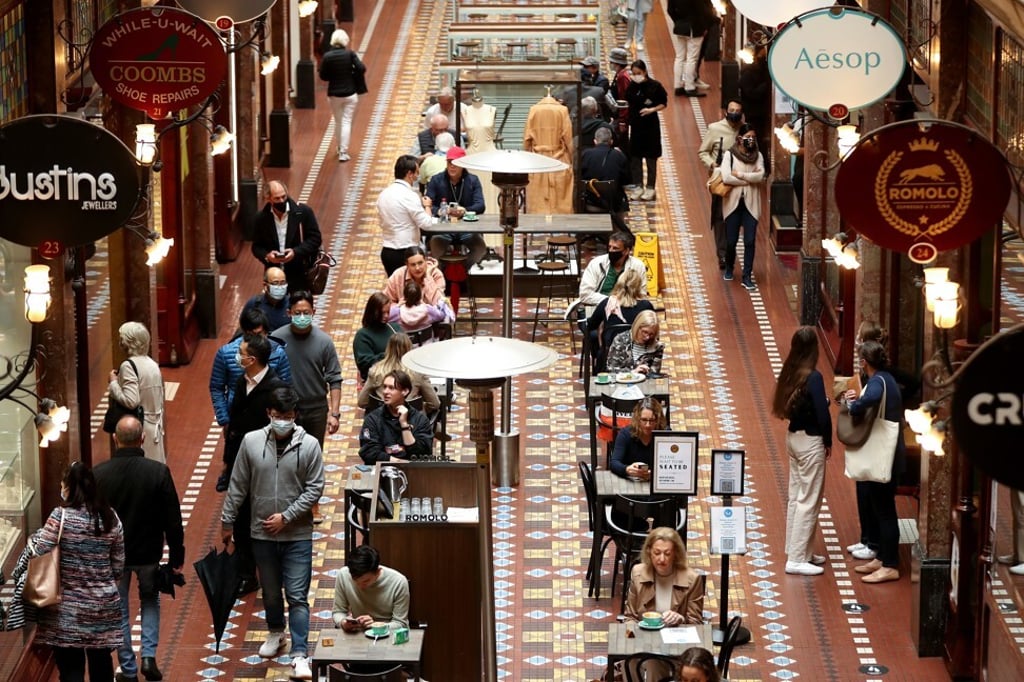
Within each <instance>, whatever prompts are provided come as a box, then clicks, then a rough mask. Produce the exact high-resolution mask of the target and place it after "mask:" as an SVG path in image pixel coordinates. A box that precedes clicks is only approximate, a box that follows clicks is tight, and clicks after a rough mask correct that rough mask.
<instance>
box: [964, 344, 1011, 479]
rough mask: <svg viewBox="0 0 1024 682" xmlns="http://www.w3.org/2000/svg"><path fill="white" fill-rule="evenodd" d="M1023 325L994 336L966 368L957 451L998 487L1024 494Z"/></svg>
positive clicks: (976, 352) (975, 353)
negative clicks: (989, 477)
mask: <svg viewBox="0 0 1024 682" xmlns="http://www.w3.org/2000/svg"><path fill="white" fill-rule="evenodd" d="M1021 358H1024V325H1018V326H1016V327H1013V328H1011V329H1008V330H1007V331H1005V332H1003V333H1001V334H999V335H998V336H995V337H993V338H992V339H991V340H989V341H988V342H987V343H985V344H984V345H983V346H982V347H981V348H979V349H978V350H976V351H975V352H974V354H973V355H972V356H971V357H970V359H969V360H968V361H967V365H966V366H965V367H964V368H963V373H962V374H961V376H960V380H959V381H957V384H956V391H955V392H954V393H953V406H952V413H953V434H954V436H955V438H956V442H957V446H958V447H959V448H960V450H961V451H963V453H964V454H965V455H967V457H969V458H970V459H971V461H972V462H974V463H975V464H977V465H978V468H979V469H981V470H982V471H984V472H985V473H987V474H988V475H990V476H991V477H992V478H994V479H996V480H997V481H999V482H1000V483H1003V484H1005V485H1008V486H1010V487H1011V488H1016V489H1017V490H1024V466H1022V464H1024V459H1022V456H1021V448H1020V444H1021V443H1022V442H1024V363H1022V362H1021Z"/></svg>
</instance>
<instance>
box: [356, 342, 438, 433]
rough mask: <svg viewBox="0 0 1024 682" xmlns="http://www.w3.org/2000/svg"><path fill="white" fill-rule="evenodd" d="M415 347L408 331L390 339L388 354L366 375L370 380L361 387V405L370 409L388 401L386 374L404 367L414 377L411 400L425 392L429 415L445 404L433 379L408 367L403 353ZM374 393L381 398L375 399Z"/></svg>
mask: <svg viewBox="0 0 1024 682" xmlns="http://www.w3.org/2000/svg"><path fill="white" fill-rule="evenodd" d="M411 350H412V341H410V340H409V335H408V334H405V333H403V332H397V333H396V334H395V335H394V336H392V337H391V338H390V339H388V345H387V348H386V349H385V350H384V357H383V358H382V359H381V360H380V361H378V362H376V363H374V365H373V367H371V368H370V371H369V373H368V374H367V377H366V383H365V384H363V389H362V390H361V391H359V397H358V398H357V399H356V402H357V403H358V405H359V407H361V408H363V409H364V410H367V409H372V408H373V407H376V406H378V405H380V404H382V403H383V401H384V377H386V376H387V375H388V374H389V373H390V372H391V370H394V369H401V370H404V371H405V372H407V373H408V374H409V378H410V379H411V380H412V392H411V393H410V394H409V397H408V400H412V399H414V398H416V397H417V396H423V411H424V412H426V413H427V414H428V415H429V414H433V413H434V412H437V410H438V409H439V408H440V407H441V401H440V400H439V399H438V397H437V391H435V390H434V387H433V385H432V384H431V383H430V379H428V378H427V377H425V376H424V375H422V374H420V373H419V372H414V371H412V370H410V369H406V368H405V367H404V366H403V365H402V357H404V356H405V354H406V353H408V352H409V351H411ZM374 397H376V398H377V399H378V400H376V401H374Z"/></svg>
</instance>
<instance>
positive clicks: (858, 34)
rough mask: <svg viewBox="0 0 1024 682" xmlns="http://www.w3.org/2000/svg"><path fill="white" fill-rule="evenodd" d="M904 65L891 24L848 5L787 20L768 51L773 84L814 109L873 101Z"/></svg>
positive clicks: (887, 88)
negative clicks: (788, 21)
mask: <svg viewBox="0 0 1024 682" xmlns="http://www.w3.org/2000/svg"><path fill="white" fill-rule="evenodd" d="M764 4H766V5H768V4H771V3H768V2H765V3H764ZM906 65H907V58H906V49H905V48H904V46H903V41H902V40H901V39H900V37H899V35H898V34H897V33H896V32H895V31H894V30H893V29H892V27H891V26H889V24H887V23H885V22H884V21H882V20H881V19H879V18H878V17H877V16H875V15H874V14H871V13H869V12H865V11H863V10H858V9H851V8H849V7H834V8H826V9H820V10H817V11H814V12H810V13H807V14H804V15H802V16H800V17H799V19H798V20H794V21H791V22H790V23H788V24H786V27H785V28H783V29H782V30H781V31H780V32H779V33H778V35H777V36H776V37H775V40H773V41H772V46H771V49H770V50H769V52H768V69H769V71H770V72H771V76H772V80H773V81H774V82H775V85H776V86H778V88H779V89H780V90H782V91H783V92H784V93H785V94H786V95H788V96H789V97H790V98H791V99H793V100H795V101H796V102H798V103H800V104H802V105H803V106H805V107H807V108H808V109H814V110H816V111H828V110H829V109H830V108H831V107H833V106H835V105H843V106H845V107H846V108H847V109H860V108H861V107H866V106H868V105H870V104H873V103H875V102H877V101H878V100H880V99H882V98H883V97H885V96H886V95H887V94H889V93H890V92H891V91H892V89H893V88H895V87H896V85H897V83H899V81H900V78H901V77H902V76H903V69H904V68H906Z"/></svg>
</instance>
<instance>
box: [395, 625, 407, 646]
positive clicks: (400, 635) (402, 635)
mask: <svg viewBox="0 0 1024 682" xmlns="http://www.w3.org/2000/svg"><path fill="white" fill-rule="evenodd" d="M408 641H409V628H398V629H396V630H395V639H394V643H395V644H405V643H406V642H408Z"/></svg>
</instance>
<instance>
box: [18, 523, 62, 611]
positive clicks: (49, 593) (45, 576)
mask: <svg viewBox="0 0 1024 682" xmlns="http://www.w3.org/2000/svg"><path fill="white" fill-rule="evenodd" d="M62 535H64V509H63V508H62V509H61V510H60V530H59V531H58V532H57V544H56V545H54V546H53V549H51V550H50V551H49V552H47V553H46V554H43V555H42V556H37V557H32V558H31V559H29V560H28V573H27V575H26V576H25V587H24V589H23V590H22V593H21V596H22V599H23V600H24V601H25V603H27V604H31V605H32V606H34V607H36V608H37V609H45V608H47V607H50V606H56V605H57V604H60V599H61V585H60V539H61V536H62Z"/></svg>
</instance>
